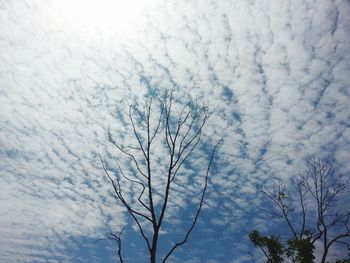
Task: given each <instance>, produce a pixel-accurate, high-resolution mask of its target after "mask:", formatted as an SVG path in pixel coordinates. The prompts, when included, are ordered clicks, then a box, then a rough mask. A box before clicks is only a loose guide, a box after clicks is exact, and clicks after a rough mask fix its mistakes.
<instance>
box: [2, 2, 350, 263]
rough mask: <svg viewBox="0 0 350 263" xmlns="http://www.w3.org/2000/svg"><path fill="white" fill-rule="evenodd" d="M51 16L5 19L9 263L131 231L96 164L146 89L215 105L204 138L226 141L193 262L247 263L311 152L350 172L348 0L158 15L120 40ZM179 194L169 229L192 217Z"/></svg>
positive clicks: (20, 14) (54, 7) (13, 14)
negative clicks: (262, 200) (126, 106)
mask: <svg viewBox="0 0 350 263" xmlns="http://www.w3.org/2000/svg"><path fill="white" fill-rule="evenodd" d="M53 2H54V1H31V0H25V1H15V2H14V1H2V3H1V4H0V52H1V58H0V86H1V90H0V92H1V97H0V105H1V112H0V117H1V124H0V156H1V157H0V167H1V168H0V182H1V183H0V200H1V201H0V210H1V211H2V215H1V217H0V236H1V237H0V247H1V249H0V261H5V262H11V261H13V262H15V261H21V262H26V261H27V262H40V261H45V260H46V259H50V258H51V259H57V260H59V261H67V262H69V261H71V260H72V259H71V258H70V255H69V253H68V254H67V252H65V251H66V250H65V249H66V248H67V246H65V243H67V242H70V241H69V240H70V239H71V238H79V237H91V238H92V239H93V238H98V237H101V234H102V235H103V233H104V231H105V230H106V229H108V228H110V229H119V228H120V227H121V226H122V225H124V224H125V222H126V218H125V217H124V215H123V213H122V211H123V210H122V208H121V207H119V206H118V205H117V204H116V201H115V200H114V198H113V195H112V191H111V187H110V185H109V184H108V182H107V181H106V180H105V178H104V176H103V173H102V171H101V166H100V163H99V160H98V158H97V155H96V149H98V150H101V151H103V149H106V148H105V144H106V134H105V129H106V128H108V127H111V128H112V129H116V130H118V129H120V128H122V124H123V123H122V122H121V121H120V113H118V112H117V108H118V106H120V105H121V103H122V101H123V99H124V98H125V97H128V98H132V97H133V96H136V97H142V96H143V95H145V94H147V93H148V92H149V91H150V88H154V87H156V88H158V89H159V90H163V89H165V88H169V87H177V88H178V89H179V90H180V92H182V93H183V94H190V95H191V96H192V98H200V99H202V100H208V101H209V103H210V104H211V105H213V107H217V109H218V110H217V114H216V115H215V116H213V118H212V119H211V120H210V121H209V123H208V126H207V130H206V135H208V136H211V137H213V138H219V136H222V135H223V133H224V142H223V144H222V147H221V150H220V155H219V156H220V158H219V159H218V160H217V162H216V166H215V170H214V171H215V172H214V173H213V174H212V176H211V179H210V183H211V184H210V188H209V190H208V196H207V197H208V198H207V200H206V206H205V210H204V213H203V217H202V218H201V219H200V222H199V225H198V230H197V231H196V233H194V236H193V240H191V244H193V249H192V248H191V249H188V250H190V252H189V251H188V250H181V251H180V252H179V255H178V258H181V259H182V260H184V261H185V262H186V260H188V262H203V260H207V261H208V262H209V260H214V261H215V260H216V262H228V261H229V260H235V261H233V262H244V260H247V262H248V261H249V260H248V259H247V258H246V256H247V254H248V252H249V249H248V248H247V243H244V242H246V238H245V235H246V231H247V230H249V228H250V224H251V223H252V222H259V221H258V219H256V218H255V215H254V210H253V208H252V207H250V205H249V203H250V202H251V201H252V200H253V199H254V198H256V194H255V191H256V187H258V186H259V185H261V184H262V183H263V182H264V181H265V180H266V179H268V178H270V177H271V176H282V177H284V178H288V177H289V176H292V175H293V174H294V173H296V172H297V171H299V170H300V169H301V168H302V167H303V160H304V158H306V157H308V156H310V155H313V154H315V153H316V154H320V153H330V154H334V156H335V159H336V161H337V163H338V164H339V166H340V167H341V168H340V169H341V170H342V171H343V172H349V171H350V167H349V154H348V151H349V143H350V133H349V127H350V107H349V101H350V90H349V86H350V79H349V73H350V72H349V71H350V68H349V64H350V55H349V52H348V50H349V47H350V44H349V43H350V42H349V36H350V32H349V31H350V30H349V28H350V27H349V26H350V18H349V16H348V14H349V13H350V5H349V3H348V2H347V1H328V2H325V1H321V0H320V1H311V2H310V1H302V0H298V1H283V2H282V1H281V2H275V1H259V2H256V1H235V2H232V1H219V2H218V1H205V2H203V1H176V2H173V1H158V2H157V3H155V5H156V6H157V8H153V9H152V8H150V10H149V11H148V13H147V12H145V13H144V14H143V16H142V17H140V21H141V23H139V24H138V26H137V29H138V31H137V30H135V32H136V31H137V32H138V33H133V34H132V36H131V35H130V36H125V37H123V36H122V35H120V34H118V33H115V32H112V31H107V30H104V29H103V28H102V27H92V26H84V25H82V24H81V23H79V24H76V23H75V22H74V19H73V18H72V16H70V15H69V14H67V13H65V11H64V10H65V9H64V8H61V7H60V6H59V5H58V4H57V3H53ZM108 28H110V27H108ZM135 28H136V27H135ZM129 136H130V134H123V140H125V141H128V140H129V139H130V138H129ZM197 164H200V163H197ZM187 172H188V173H187V174H185V175H184V176H183V177H182V178H181V180H182V181H181V182H182V183H183V184H187V187H188V188H191V187H192V185H191V184H192V183H193V184H200V183H201V182H200V181H198V182H197V181H193V182H192V181H191V180H190V177H191V176H192V175H193V174H195V171H193V170H191V169H190V168H189V169H188V171H187ZM180 189H181V187H179V188H178V189H176V190H175V191H174V193H178V194H179V195H175V196H174V198H175V199H174V200H176V202H175V203H174V204H173V206H172V209H174V210H172V211H173V212H171V214H172V215H175V211H177V209H178V208H179V207H183V206H188V207H189V208H191V206H192V205H193V204H195V203H196V202H195V199H194V202H193V204H192V203H191V202H190V200H188V199H187V198H186V197H181V195H180V194H181V190H180ZM191 198H192V197H191ZM188 216H190V215H188ZM174 222H177V221H174ZM176 226H178V225H177V224H176ZM206 231H207V232H206ZM215 233H216V234H215ZM130 235H131V234H130ZM243 236H244V238H243ZM203 237H205V239H206V240H205V241H206V242H204V241H203V240H201V239H203ZM242 240H243V241H242ZM135 242H136V241H135ZM216 242H219V243H220V248H217V250H210V249H208V246H209V245H208V244H210V245H213V244H215V243H216ZM241 242H243V243H244V244H240V245H239V243H241ZM73 243H74V242H73V241H72V243H68V244H70V245H72V244H73ZM72 246H74V245H72ZM75 246H77V247H78V246H79V245H77V244H76V243H75ZM203 248H204V249H203ZM77 249H79V248H77ZM206 249H208V251H207V252H206ZM190 259H191V260H192V261H190ZM81 260H82V261H83V260H84V259H81ZM136 260H138V259H136ZM179 260H180V259H179ZM214 261H213V262H214ZM134 262H136V261H134Z"/></svg>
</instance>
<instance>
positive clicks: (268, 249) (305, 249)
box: [249, 230, 349, 263]
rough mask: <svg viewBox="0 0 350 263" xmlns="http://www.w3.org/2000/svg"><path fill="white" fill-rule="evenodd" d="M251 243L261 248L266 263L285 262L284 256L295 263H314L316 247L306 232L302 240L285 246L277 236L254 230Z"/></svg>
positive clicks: (291, 241) (292, 239) (250, 237)
mask: <svg viewBox="0 0 350 263" xmlns="http://www.w3.org/2000/svg"><path fill="white" fill-rule="evenodd" d="M249 239H250V241H251V242H252V243H253V244H254V245H255V246H257V247H259V248H260V249H261V250H262V252H263V253H264V254H265V256H266V258H267V261H266V263H280V262H283V260H284V258H283V256H286V257H289V258H291V259H292V261H293V263H313V262H314V259H315V257H314V255H313V252H314V249H315V247H314V245H313V244H312V242H311V235H310V234H309V232H307V231H306V232H305V235H304V237H303V238H301V239H297V238H291V239H289V240H288V241H287V242H286V244H285V245H283V244H282V242H281V240H280V238H279V237H277V236H262V235H261V234H260V233H259V231H257V230H254V231H252V232H250V233H249ZM337 263H349V262H348V261H339V262H337Z"/></svg>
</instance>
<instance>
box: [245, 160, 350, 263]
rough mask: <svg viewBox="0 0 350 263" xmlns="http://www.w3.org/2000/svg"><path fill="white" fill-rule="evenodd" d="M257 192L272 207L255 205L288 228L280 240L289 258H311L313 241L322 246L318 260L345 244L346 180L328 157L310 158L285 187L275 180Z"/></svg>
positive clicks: (348, 223)
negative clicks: (334, 248) (300, 171)
mask: <svg viewBox="0 0 350 263" xmlns="http://www.w3.org/2000/svg"><path fill="white" fill-rule="evenodd" d="M261 192H262V193H263V194H264V196H265V197H267V200H269V201H270V203H271V204H272V207H273V209H271V210H268V209H266V208H263V207H261V206H257V207H258V209H260V210H261V211H263V212H264V213H266V214H269V215H271V216H273V217H276V218H280V219H281V220H282V221H283V222H284V223H285V224H286V226H287V227H288V229H289V232H290V238H289V239H287V240H286V241H285V242H284V244H283V245H282V244H281V243H280V244H281V246H282V247H284V248H283V249H284V252H285V256H286V257H290V258H291V259H292V260H293V262H303V263H308V262H313V261H314V259H315V257H314V249H315V244H316V242H318V243H319V244H321V247H322V251H321V255H322V256H321V261H320V262H321V263H325V262H326V259H327V256H328V254H329V251H330V249H331V247H332V246H334V245H335V244H339V245H345V246H349V242H350V205H349V203H348V202H344V201H345V200H346V199H344V198H346V194H348V193H349V181H348V180H346V179H345V178H344V177H343V175H341V174H339V173H336V171H335V169H334V161H333V160H332V159H310V160H308V161H307V162H306V170H305V171H304V173H301V174H300V175H299V177H297V179H293V180H291V184H290V185H289V187H288V188H287V186H286V185H284V184H282V183H280V182H279V183H278V184H276V187H265V189H264V190H262V191H261ZM253 232H254V231H253ZM253 232H252V233H253ZM252 241H253V240H252ZM253 244H254V245H257V244H256V242H255V243H254V242H253ZM260 249H261V248H260ZM264 254H265V253H264ZM267 258H268V257H267ZM339 262H346V261H341V260H339Z"/></svg>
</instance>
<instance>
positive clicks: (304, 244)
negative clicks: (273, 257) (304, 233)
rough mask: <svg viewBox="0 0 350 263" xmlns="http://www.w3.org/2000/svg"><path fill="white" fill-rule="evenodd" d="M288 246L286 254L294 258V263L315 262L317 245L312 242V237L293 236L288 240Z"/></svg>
mask: <svg viewBox="0 0 350 263" xmlns="http://www.w3.org/2000/svg"><path fill="white" fill-rule="evenodd" d="M287 244H288V247H287V250H286V255H287V256H288V257H290V258H292V260H293V262H294V263H312V262H314V259H315V257H314V255H313V252H314V249H315V246H314V245H313V244H312V243H311V237H306V238H302V239H297V238H291V239H289V240H288V241H287Z"/></svg>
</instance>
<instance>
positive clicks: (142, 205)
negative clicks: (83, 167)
mask: <svg viewBox="0 0 350 263" xmlns="http://www.w3.org/2000/svg"><path fill="white" fill-rule="evenodd" d="M122 112H123V113H124V115H123V118H124V120H125V119H126V120H127V121H125V123H124V128H125V130H124V132H123V133H122V134H118V135H119V136H120V137H121V138H122V137H123V136H125V134H129V135H131V138H130V139H128V140H127V142H126V143H122V142H121V141H122V139H118V136H114V135H113V134H112V132H111V131H108V140H109V142H110V144H111V145H112V146H114V148H115V149H116V150H117V152H118V153H119V157H118V158H116V159H115V160H114V161H115V162H116V167H117V171H115V170H116V169H115V168H114V167H113V166H111V165H110V164H109V163H108V162H105V161H104V160H103V159H102V157H101V162H102V165H103V169H104V172H105V174H106V175H107V177H108V179H109V181H110V183H111V185H112V186H113V190H114V194H115V197H116V198H117V199H118V201H119V202H120V203H121V204H122V205H123V206H124V208H125V209H126V210H127V212H128V214H129V215H130V218H131V219H132V220H133V221H134V223H135V224H136V226H137V229H138V232H139V233H140V235H141V236H142V238H143V240H144V241H145V244H146V246H147V249H148V252H149V261H150V262H151V263H155V262H156V261H157V259H158V258H160V256H159V255H158V254H157V252H158V244H159V239H160V233H161V231H162V230H163V228H164V221H165V220H166V214H167V211H168V207H169V205H170V203H171V202H172V201H173V199H172V195H171V192H172V191H173V188H174V187H179V185H181V181H178V179H179V178H178V177H179V176H180V175H179V174H180V173H183V170H184V169H183V168H184V165H186V164H188V163H189V160H190V159H191V158H197V157H195V155H194V153H196V150H197V153H198V147H197V146H198V145H199V143H200V142H201V137H202V131H203V128H204V126H205V124H206V122H207V120H208V118H209V116H210V114H211V113H210V111H209V108H208V106H207V105H204V104H199V103H196V102H189V103H187V104H183V103H181V102H180V101H178V100H176V99H175V98H174V96H173V92H166V93H165V94H163V95H162V96H160V97H159V98H157V97H153V96H151V97H149V98H147V99H146V100H145V101H144V102H143V103H141V104H138V103H136V102H135V103H133V104H130V105H129V107H128V108H127V109H126V110H125V109H123V110H122ZM115 137H116V138H115ZM218 145H219V143H217V144H216V145H215V146H214V147H213V149H212V150H210V151H209V152H207V154H209V160H208V163H207V166H206V168H205V167H201V168H204V169H203V170H204V171H203V187H202V188H201V189H197V190H198V191H197V192H198V195H199V204H198V207H197V208H196V209H195V211H194V216H193V218H192V222H191V223H190V224H189V227H188V229H187V230H186V231H185V233H184V234H183V238H182V239H181V240H179V241H174V243H173V244H172V245H171V246H170V247H169V248H168V251H167V252H166V254H165V255H162V256H161V259H160V260H161V261H162V262H166V261H167V260H168V259H169V257H170V256H171V255H172V254H173V252H174V251H175V250H176V249H177V248H179V247H180V246H182V245H184V244H185V243H186V242H187V241H188V238H189V236H190V234H191V232H192V231H193V229H194V227H195V225H196V223H197V221H198V218H199V215H200V212H201V210H202V207H203V202H204V198H205V193H206V190H207V186H208V176H209V171H210V167H211V165H212V162H213V158H214V155H215V152H216V150H217V147H218ZM122 157H124V158H126V159H127V160H129V161H128V162H127V165H124V166H123V163H122V161H121V160H122ZM124 160H125V159H124ZM125 166H126V167H127V168H125ZM199 173H200V171H197V174H199ZM130 188H132V191H133V195H128V194H127V192H128V189H130ZM183 193H184V194H185V195H186V194H188V193H189V190H188V189H186V187H183ZM135 195H136V198H134V199H133V198H132V196H135ZM108 239H113V240H115V241H116V244H117V246H118V256H119V260H120V262H123V255H122V249H121V247H122V237H121V233H120V234H119V235H117V234H114V233H111V234H110V236H109V237H108Z"/></svg>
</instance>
